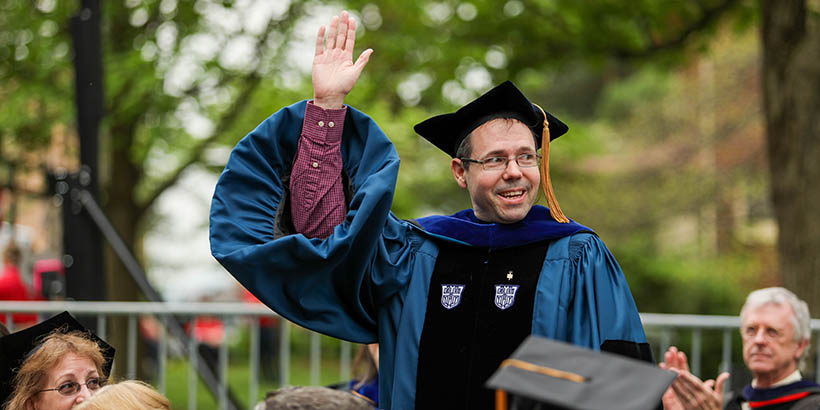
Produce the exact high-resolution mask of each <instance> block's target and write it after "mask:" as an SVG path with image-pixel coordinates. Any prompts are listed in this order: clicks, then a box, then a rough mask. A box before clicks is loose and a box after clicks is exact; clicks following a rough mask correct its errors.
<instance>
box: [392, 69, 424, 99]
mask: <svg viewBox="0 0 820 410" xmlns="http://www.w3.org/2000/svg"><path fill="white" fill-rule="evenodd" d="M432 83H433V79H432V77H430V75H428V74H425V73H413V74H411V75H410V76H408V77H407V78H406V79H404V80H403V81H402V82H401V83H399V85H398V86H397V87H396V92H397V93H398V94H399V98H401V100H402V102H404V104H405V105H409V106H414V105H416V104H418V103H419V101H421V93H422V91H424V90H426V89H427V87H430V84H432Z"/></svg>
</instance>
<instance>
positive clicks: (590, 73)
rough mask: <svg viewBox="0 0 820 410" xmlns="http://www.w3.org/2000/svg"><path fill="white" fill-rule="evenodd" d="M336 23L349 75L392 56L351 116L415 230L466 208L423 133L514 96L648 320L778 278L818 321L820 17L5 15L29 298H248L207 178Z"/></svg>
mask: <svg viewBox="0 0 820 410" xmlns="http://www.w3.org/2000/svg"><path fill="white" fill-rule="evenodd" d="M343 9H346V10H349V11H350V13H351V14H352V15H353V16H354V18H355V19H356V20H357V22H359V23H360V24H359V26H358V38H357V44H356V51H355V55H354V58H355V57H356V56H358V54H359V53H361V51H363V50H364V49H365V48H373V49H374V50H375V54H374V55H373V56H372V58H371V59H370V63H369V64H368V66H367V68H366V69H365V72H364V74H363V76H362V77H361V79H360V80H359V84H358V85H357V86H356V88H355V89H354V90H353V92H352V93H351V94H350V95H349V97H348V100H347V102H348V104H349V105H351V106H353V107H356V108H358V109H360V110H362V111H364V112H366V113H368V114H369V115H370V116H372V117H373V118H374V119H375V120H376V122H377V123H379V125H380V126H381V127H382V128H383V130H384V131H385V132H386V133H387V135H389V136H390V137H391V139H392V140H393V141H394V143H395V145H396V148H397V150H398V152H399V155H400V156H401V158H402V165H401V170H400V174H399V182H398V184H397V186H398V191H397V193H396V195H395V199H394V204H393V210H394V212H395V213H396V214H397V215H398V216H400V217H402V218H413V217H420V216H424V215H428V214H433V213H453V212H455V211H458V210H460V209H463V208H466V207H469V206H470V202H469V198H468V196H467V194H466V192H462V190H461V189H460V188H458V186H457V185H456V184H454V183H453V182H452V180H451V174H450V171H449V158H448V157H447V155H446V154H443V153H441V152H439V151H438V150H436V149H435V148H434V147H433V146H432V145H431V144H429V143H428V142H426V141H424V140H423V139H421V138H419V137H418V136H417V135H415V133H414V132H413V130H412V125H413V124H415V123H417V122H419V121H421V120H423V119H425V118H427V117H428V116H431V115H434V114H438V113H441V112H444V111H450V110H454V109H456V108H457V107H459V106H460V105H462V104H464V103H466V102H468V101H470V100H471V99H473V98H475V97H477V96H478V95H480V94H481V93H483V92H484V91H486V90H488V89H489V88H491V87H492V86H494V85H496V84H498V83H500V82H502V81H504V80H507V79H510V80H513V81H514V82H516V84H517V85H518V86H519V87H520V88H521V89H522V90H523V91H524V92H525V94H527V95H528V96H529V97H530V98H531V99H532V100H533V101H534V102H537V103H539V104H540V105H541V106H542V107H544V108H545V109H546V110H548V111H550V112H552V113H553V114H555V115H556V116H557V117H559V118H561V119H562V120H563V121H564V122H566V123H567V124H569V126H570V132H569V133H568V134H567V135H565V136H563V137H561V138H560V139H558V140H557V141H556V142H555V143H554V144H553V145H552V150H551V156H552V158H551V172H552V179H553V186H554V188H555V191H556V195H557V197H558V199H559V201H560V203H561V207H562V209H563V210H564V211H565V213H566V214H567V215H568V216H569V217H571V218H573V219H575V220H577V221H579V222H581V223H583V224H585V225H586V226H589V227H591V228H593V229H594V230H595V231H596V232H597V233H598V234H599V235H600V236H601V237H602V238H603V239H604V241H605V242H606V243H607V245H608V246H609V247H610V249H611V250H612V252H613V253H614V254H615V256H616V258H617V259H618V261H619V262H620V263H621V265H622V267H623V270H624V272H625V273H626V276H627V280H628V282H629V284H630V287H631V288H632V292H633V295H634V297H635V300H636V302H637V305H638V308H639V310H640V311H641V312H653V313H692V314H718V315H737V313H738V311H739V308H740V306H741V304H742V302H743V300H744V298H745V295H746V294H747V293H748V292H749V291H750V290H752V289H755V288H760V287H765V286H774V285H783V286H786V287H788V288H790V289H791V290H793V291H795V292H796V293H797V294H798V296H800V297H801V298H804V299H805V300H807V301H808V302H809V305H810V308H811V310H812V311H813V312H814V314H815V316H816V315H817V314H818V312H820V283H819V282H818V281H820V252H818V249H820V218H819V217H820V215H818V212H820V190H819V189H817V187H816V186H815V181H817V180H819V179H818V178H820V161H818V160H819V159H820V126H818V124H820V122H818V120H817V118H818V117H820V92H818V90H820V1H819V0H800V1H798V0H761V1H751V0H697V1H694V0H685V1H678V0H662V1H658V0H647V1H644V0H639V1H632V2H628V3H626V2H616V1H606V0H596V1H583V2H580V1H573V0H509V1H504V0H501V1H490V0H471V1H459V0H443V1H427V0H412V1H408V0H401V1H399V0H379V1H358V0H350V1H338V2H318V1H296V0H293V1H287V0H235V1H229V0H224V1H218V0H196V1H177V0H106V1H100V0H96V1H94V0H83V1H81V0H61V1H57V0H4V1H3V2H2V3H0V103H1V104H2V105H0V107H2V108H0V184H2V191H0V209H1V210H2V221H3V225H2V232H0V247H2V249H8V248H9V247H13V248H15V249H16V251H17V252H18V254H19V255H18V256H17V259H16V262H15V263H16V266H17V267H18V268H19V271H20V276H21V277H22V278H23V281H24V282H25V285H26V286H28V288H29V289H30V292H31V293H32V294H33V295H34V297H35V298H40V299H54V300H60V299H68V300H107V301H139V300H154V299H156V298H157V297H159V298H161V299H162V300H166V301H240V300H242V289H241V287H240V286H239V285H238V284H237V283H236V282H235V281H234V280H233V279H232V278H231V277H230V276H229V275H228V274H227V273H226V272H225V271H224V270H223V269H222V268H221V267H220V266H219V265H218V264H217V263H216V262H215V261H214V260H213V258H212V257H211V256H210V252H209V245H208V209H209V204H210V197H211V194H212V192H213V188H214V184H215V182H216V179H217V178H218V176H219V173H220V172H221V170H222V168H223V166H224V164H225V163H226V161H227V158H228V155H229V153H230V150H231V148H232V147H233V146H234V145H235V144H236V142H237V141H238V140H239V139H240V138H242V137H243V136H245V135H246V134H247V133H248V132H249V131H251V130H252V129H253V128H254V127H255V126H256V125H257V124H258V123H260V122H261V121H262V120H264V119H265V118H266V117H267V116H269V115H270V114H272V113H273V112H275V111H276V110H278V109H279V108H281V107H283V106H285V105H289V104H291V103H293V102H296V101H299V100H302V99H307V98H310V97H311V96H312V89H311V83H310V66H311V61H312V55H313V50H314V45H313V44H314V41H315V33H316V31H317V29H318V27H319V25H321V24H326V23H327V21H328V20H329V17H330V16H331V15H333V14H338V13H339V12H340V11H341V10H343ZM85 193H87V194H88V195H86V194H85ZM95 206H99V210H100V211H101V214H102V215H103V216H104V218H103V219H105V220H106V221H108V222H107V223H109V224H110V226H108V228H109V229H108V231H106V230H105V229H103V230H100V228H101V223H102V225H105V223H104V222H100V221H102V219H100V218H99V215H97V214H95V213H94V210H93V208H94V207H95ZM95 215H96V216H95ZM103 228H104V227H103ZM106 232H109V234H106ZM110 232H115V233H116V234H117V236H118V237H119V238H121V239H122V244H121V245H122V246H124V249H127V250H129V251H130V253H131V254H133V255H134V256H135V261H136V262H137V263H138V264H139V266H140V267H141V268H142V270H143V271H144V272H145V274H146V277H147V282H148V284H149V285H150V286H151V288H153V289H154V290H156V292H157V294H156V295H146V291H145V290H144V289H145V286H144V284H143V285H140V284H139V283H138V282H139V278H136V279H135V276H134V273H133V269H131V271H129V269H128V268H127V264H128V262H125V264H124V263H123V260H124V258H123V257H122V253H121V251H122V249H120V251H118V250H117V249H115V248H117V246H116V245H115V246H113V247H112V245H111V240H110V239H109V236H108V235H110ZM12 244H14V245H13V246H12ZM122 246H121V247H120V248H122ZM125 259H127V258H125ZM11 260H12V261H14V257H13V256H12V257H11ZM6 263H9V261H8V259H6ZM138 270H139V269H138ZM129 272H130V273H129ZM148 293H150V292H148ZM117 326H124V324H119V325H118V324H116V323H114V324H112V327H111V329H113V330H110V331H109V333H112V334H117V332H116V329H118V327H117ZM715 337H717V338H718V339H719V335H717V336H715ZM735 337H736V336H735ZM686 340H688V339H685V338H684V339H682V340H681V341H680V342H681V343H682V344H683V345H684V347H686V343H687V342H686ZM709 340H710V339H706V342H705V343H704V355H708V354H710V352H711V353H714V354H715V355H718V356H719V354H720V346H719V342H716V343H710V342H709ZM738 340H739V338H738ZM672 342H676V341H675V340H672ZM738 353H739V352H736V353H735V355H736V356H737V354H738ZM704 357H709V356H704ZM737 357H739V356H737ZM718 361H719V359H715V360H707V359H706V358H705V359H704V373H705V374H706V375H714V372H715V371H716V370H717V362H718ZM741 367H742V363H741Z"/></svg>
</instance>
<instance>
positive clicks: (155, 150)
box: [145, 143, 179, 178]
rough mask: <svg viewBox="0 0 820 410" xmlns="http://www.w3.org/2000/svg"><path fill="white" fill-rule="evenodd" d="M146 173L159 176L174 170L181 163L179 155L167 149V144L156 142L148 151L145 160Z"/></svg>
mask: <svg viewBox="0 0 820 410" xmlns="http://www.w3.org/2000/svg"><path fill="white" fill-rule="evenodd" d="M145 163H146V166H145V173H146V174H148V175H149V176H151V177H154V178H158V177H161V176H163V175H167V174H169V173H170V172H172V171H174V170H175V169H176V168H177V166H178V165H179V160H178V159H177V157H175V156H173V155H171V154H170V153H168V151H167V145H165V144H161V143H160V144H157V143H155V144H154V145H153V146H151V149H150V150H149V151H148V157H147V159H146V161H145Z"/></svg>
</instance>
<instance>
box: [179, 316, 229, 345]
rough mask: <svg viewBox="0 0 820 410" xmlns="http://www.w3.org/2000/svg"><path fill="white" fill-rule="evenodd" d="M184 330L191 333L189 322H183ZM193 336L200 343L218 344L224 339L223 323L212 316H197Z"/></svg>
mask: <svg viewBox="0 0 820 410" xmlns="http://www.w3.org/2000/svg"><path fill="white" fill-rule="evenodd" d="M185 331H186V332H187V333H188V334H189V335H190V334H191V322H188V323H186V324H185ZM194 337H196V340H197V341H198V342H200V343H204V344H207V345H211V346H219V345H220V344H222V342H223V341H224V340H225V325H224V324H223V323H222V321H221V320H219V318H217V317H214V316H198V317H197V318H196V324H195V325H194Z"/></svg>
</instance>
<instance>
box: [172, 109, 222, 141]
mask: <svg viewBox="0 0 820 410" xmlns="http://www.w3.org/2000/svg"><path fill="white" fill-rule="evenodd" d="M178 115H179V119H180V120H181V121H182V126H183V127H184V128H185V132H187V133H188V134H190V135H191V136H192V137H194V138H196V139H205V138H208V137H209V136H210V135H211V134H212V133H213V132H214V123H213V121H211V120H210V118H208V117H206V116H204V115H202V114H200V113H198V112H196V111H190V112H186V113H181V114H178Z"/></svg>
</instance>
